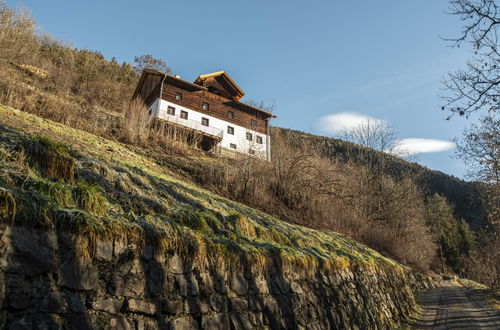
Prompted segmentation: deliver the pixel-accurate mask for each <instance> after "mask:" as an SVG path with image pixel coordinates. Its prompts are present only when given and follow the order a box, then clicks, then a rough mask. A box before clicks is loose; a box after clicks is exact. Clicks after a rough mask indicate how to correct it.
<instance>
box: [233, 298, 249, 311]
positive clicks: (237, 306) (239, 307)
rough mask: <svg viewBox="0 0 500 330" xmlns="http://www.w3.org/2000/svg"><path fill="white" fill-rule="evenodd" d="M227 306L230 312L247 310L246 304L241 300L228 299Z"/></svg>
mask: <svg viewBox="0 0 500 330" xmlns="http://www.w3.org/2000/svg"><path fill="white" fill-rule="evenodd" d="M229 306H230V309H231V310H232V311H246V310H248V303H247V301H246V299H243V298H229Z"/></svg>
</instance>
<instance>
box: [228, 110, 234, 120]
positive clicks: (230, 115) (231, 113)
mask: <svg viewBox="0 0 500 330" xmlns="http://www.w3.org/2000/svg"><path fill="white" fill-rule="evenodd" d="M227 118H229V119H233V118H234V112H232V111H228V112H227Z"/></svg>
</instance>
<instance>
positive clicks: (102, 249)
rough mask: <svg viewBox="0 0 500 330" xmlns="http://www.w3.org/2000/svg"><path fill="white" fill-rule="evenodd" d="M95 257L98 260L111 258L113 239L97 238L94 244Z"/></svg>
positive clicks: (109, 259)
mask: <svg viewBox="0 0 500 330" xmlns="http://www.w3.org/2000/svg"><path fill="white" fill-rule="evenodd" d="M95 252H96V253H95V257H96V259H97V260H100V261H107V262H109V261H111V260H113V241H108V240H106V241H103V240H98V241H97V244H96V251H95Z"/></svg>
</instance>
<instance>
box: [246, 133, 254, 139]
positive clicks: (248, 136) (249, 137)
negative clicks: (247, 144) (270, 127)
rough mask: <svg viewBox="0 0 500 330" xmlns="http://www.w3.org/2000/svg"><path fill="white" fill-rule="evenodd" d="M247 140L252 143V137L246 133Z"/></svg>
mask: <svg viewBox="0 0 500 330" xmlns="http://www.w3.org/2000/svg"><path fill="white" fill-rule="evenodd" d="M247 140H248V141H252V140H253V135H252V133H247Z"/></svg>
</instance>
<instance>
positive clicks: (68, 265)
mask: <svg viewBox="0 0 500 330" xmlns="http://www.w3.org/2000/svg"><path fill="white" fill-rule="evenodd" d="M58 274H59V282H58V284H59V285H60V286H64V287H67V288H70V289H75V290H84V291H85V290H92V289H95V288H96V287H97V285H98V279H99V278H98V274H97V271H96V269H95V268H94V266H93V265H92V264H91V263H90V261H88V260H85V259H83V258H76V257H75V256H74V255H73V254H72V255H71V256H69V257H68V258H67V259H66V260H65V261H64V262H63V264H62V265H61V266H60V267H59V270H58Z"/></svg>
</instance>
